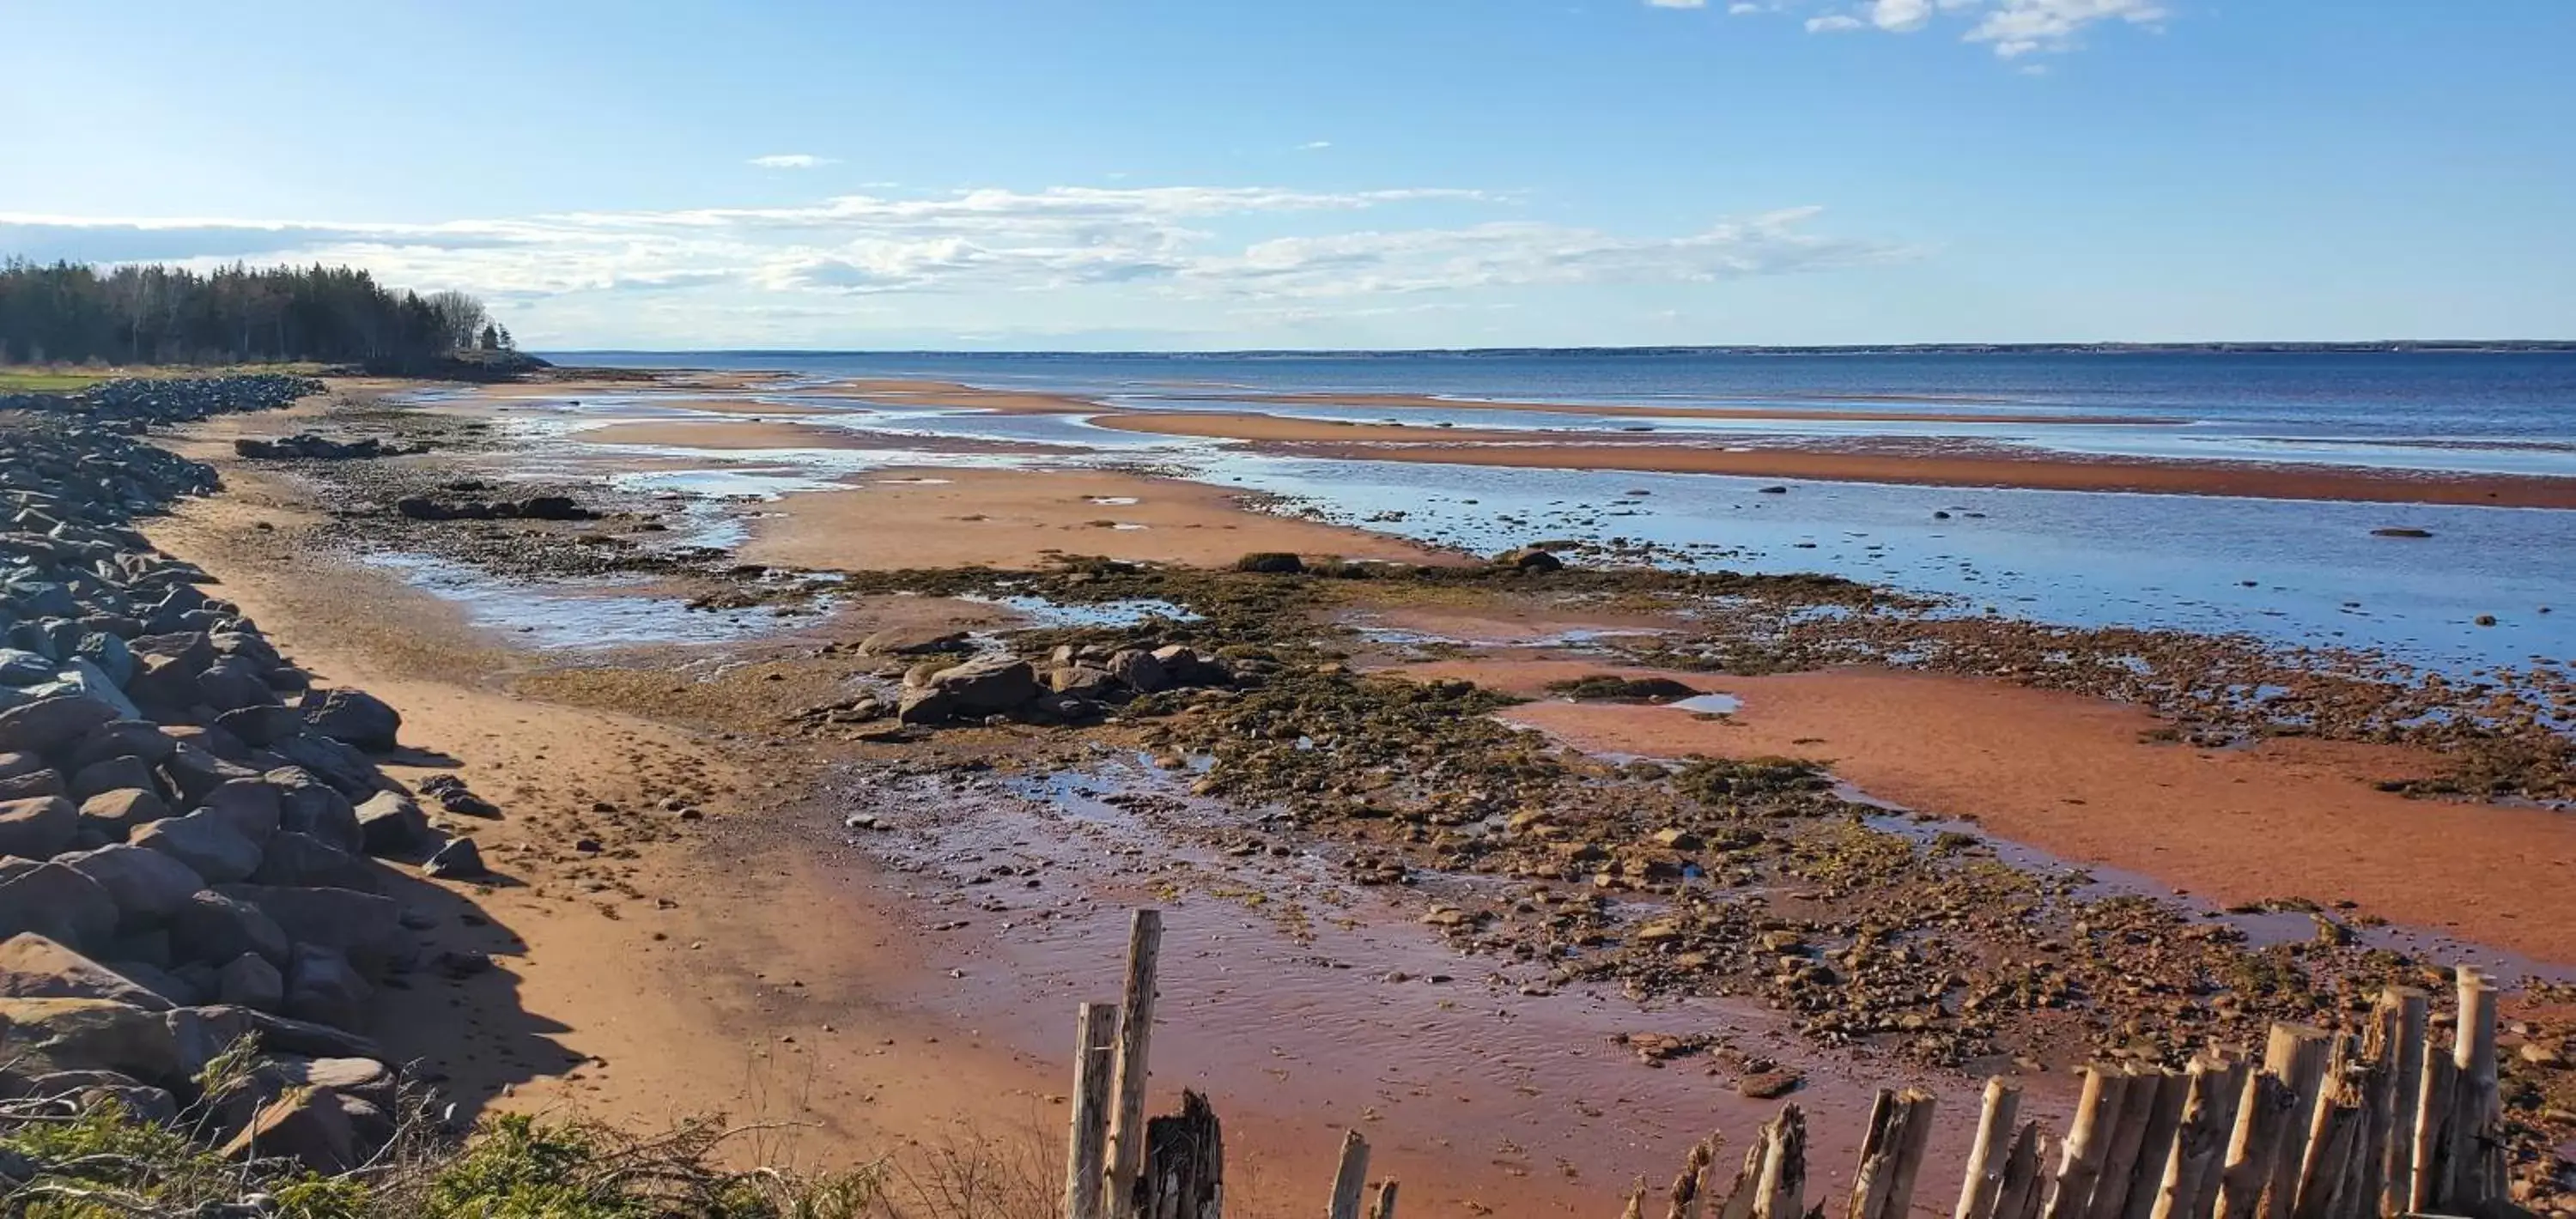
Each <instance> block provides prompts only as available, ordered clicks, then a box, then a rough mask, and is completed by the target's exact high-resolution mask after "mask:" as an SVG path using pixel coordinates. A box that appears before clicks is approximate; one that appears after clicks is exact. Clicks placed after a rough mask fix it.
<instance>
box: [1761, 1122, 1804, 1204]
mask: <svg viewBox="0 0 2576 1219" xmlns="http://www.w3.org/2000/svg"><path fill="white" fill-rule="evenodd" d="M1762 1134H1763V1144H1762V1147H1763V1154H1762V1174H1761V1177H1760V1178H1759V1179H1758V1180H1757V1181H1756V1182H1755V1183H1754V1187H1753V1216H1754V1219H1805V1215H1806V1213H1807V1115H1806V1112H1805V1111H1804V1110H1802V1109H1800V1108H1798V1106H1796V1105H1794V1104H1791V1105H1782V1106H1781V1107H1780V1116H1778V1117H1775V1118H1773V1119H1771V1121H1770V1122H1769V1124H1767V1125H1765V1126H1764V1127H1763V1128H1762Z"/></svg>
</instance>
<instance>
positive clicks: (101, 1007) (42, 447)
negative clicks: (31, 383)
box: [0, 378, 462, 1171]
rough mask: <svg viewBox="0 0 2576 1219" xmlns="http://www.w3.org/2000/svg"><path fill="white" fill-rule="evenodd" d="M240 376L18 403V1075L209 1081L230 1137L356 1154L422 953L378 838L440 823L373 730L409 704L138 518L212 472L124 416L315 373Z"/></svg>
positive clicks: (6, 668)
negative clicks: (305, 652) (158, 540)
mask: <svg viewBox="0 0 2576 1219" xmlns="http://www.w3.org/2000/svg"><path fill="white" fill-rule="evenodd" d="M246 380H249V381H251V382H253V383H254V384H253V385H251V386H249V387H248V388H247V389H243V388H242V387H235V389H232V390H224V391H220V392H218V391H188V392H178V391H171V390H169V389H168V386H170V385H171V384H173V383H153V384H154V387H155V392H152V393H144V394H140V395H112V396H109V397H106V398H97V399H93V400H92V401H91V403H90V404H89V406H88V408H86V409H71V410H66V409H59V408H58V409H56V410H53V411H50V412H47V413H45V414H40V415H33V416H20V417H16V418H9V417H0V442H4V443H0V1098H13V1097H16V1098H23V1097H61V1098H64V1099H65V1100H66V1102H67V1103H77V1102H79V1101H81V1100H82V1099H83V1098H89V1099H95V1098H97V1097H101V1096H106V1097H113V1098H115V1099H116V1100H118V1101H119V1102H120V1103H122V1104H123V1105H124V1106H125V1108H126V1109H127V1111H128V1112H130V1113H134V1114H136V1115H139V1116H144V1117H156V1116H157V1117H168V1116H172V1115H175V1114H177V1113H179V1112H181V1111H182V1110H183V1109H185V1110H187V1111H189V1112H190V1113H191V1114H192V1115H195V1114H201V1113H205V1112H207V1108H206V1106H209V1105H213V1106H214V1110H213V1111H214V1113H215V1115H216V1120H215V1121H214V1123H213V1125H212V1127H211V1133H212V1134H213V1135H214V1141H215V1142H217V1143H221V1144H225V1145H226V1146H227V1147H228V1149H230V1150H232V1151H236V1152H243V1153H249V1152H254V1151H255V1152H256V1153H257V1154H262V1155H293V1156H297V1157H300V1158H302V1159H304V1160H305V1161H306V1162H307V1163H308V1164H311V1165H312V1166H314V1167H316V1168H317V1169H326V1170H333V1171H336V1170H338V1169H340V1168H344V1167H347V1166H349V1165H352V1164H355V1163H359V1162H361V1161H363V1160H364V1158H365V1157H366V1156H367V1155H368V1154H371V1153H372V1150H373V1148H374V1147H375V1146H378V1145H380V1144H381V1143H382V1142H383V1141H384V1140H385V1139H388V1138H390V1137H391V1136H392V1135H393V1133H394V1108H393V1107H394V1096H395V1089H396V1084H397V1074H398V1073H397V1072H396V1071H395V1070H393V1069H392V1068H389V1067H388V1066H386V1065H385V1063H384V1056H383V1054H382V1053H381V1052H380V1051H378V1050H377V1049H376V1047H375V1046H374V1045H373V1043H371V1042H370V1041H368V1040H367V1039H366V1038H365V1037H364V1036H362V1035H361V1034H360V1032H359V1030H360V1028H361V1027H362V1026H363V1025H364V1024H365V1023H366V1020H367V1016H368V1011H369V1008H370V1006H371V1001H372V998H373V995H374V993H375V991H376V988H377V987H378V986H379V985H380V984H382V983H383V982H384V981H385V980H387V979H388V978H390V977H393V976H395V975H399V974H401V973H404V972H406V971H408V970H410V969H411V968H413V966H414V964H415V962H416V959H417V958H418V956H419V955H420V952H419V946H418V943H417V941H416V937H415V933H416V931H418V930H420V929H421V925H422V919H421V917H420V916H418V915H416V914H414V913H413V912H410V911H407V910H406V909H405V908H404V907H403V906H402V905H401V904H399V903H398V902H396V901H395V900H394V899H393V898H391V897H388V896H386V895H385V894H384V892H383V890H384V889H385V888H386V887H387V885H388V884H389V882H390V881H391V880H392V878H393V873H391V872H390V871H389V870H387V869H385V868H383V867H382V866H381V865H378V864H375V863H373V862H372V861H371V860H370V858H369V856H371V855H401V856H417V855H420V854H422V853H425V852H428V851H430V850H432V849H433V848H435V847H436V845H437V844H436V842H435V840H434V835H433V833H432V831H431V828H430V826H429V823H428V819H427V817H426V816H425V815H424V813H423V812H422V810H421V809H420V807H419V805H418V804H417V803H416V802H415V801H414V800H413V799H412V797H411V796H410V795H408V794H407V793H405V792H404V791H403V790H402V788H401V787H400V786H399V785H398V784H397V783H395V782H394V781H393V780H391V779H389V778H387V777H386V776H385V775H384V774H383V773H382V772H381V771H380V770H379V769H378V766H377V764H376V762H375V761H374V760H372V759H371V757H370V756H369V755H370V752H371V751H376V752H380V751H384V750H388V749H391V748H393V747H394V745H395V741H396V738H397V737H398V735H399V733H400V729H401V717H400V716H399V715H398V714H397V713H396V712H395V711H394V709H393V708H391V707H389V706H387V705H386V704H384V703H383V702H382V701H380V700H378V699H375V698H373V697H371V696H369V695H367V694H365V693H364V692H362V691H358V690H353V689H345V688H324V687H321V686H318V685H316V684H315V683H314V681H313V680H312V678H311V676H310V675H308V674H307V673H305V672H304V671H303V670H301V669H299V668H297V667H296V666H295V665H294V664H292V663H290V662H289V661H288V660H287V659H286V658H284V657H283V656H281V655H280V654H279V653H278V651H277V649H276V648H275V647H274V646H272V645H271V644H270V643H269V641H268V640H267V639H266V638H264V637H263V636H262V635H261V633H260V632H259V630H258V628H257V627H256V626H255V625H254V624H252V623H251V622H250V621H249V620H248V619H247V618H245V617H243V616H242V614H241V612H240V611H239V609H238V608H237V607H235V606H233V605H231V604H230V603H228V602H225V601H223V600H220V599H217V598H214V597H210V596H208V595H207V594H206V593H205V592H204V591H202V589H201V588H200V587H199V586H200V585H202V584H206V583H209V582H210V581H209V578H208V577H207V576H206V574H205V573H204V572H202V571H199V570H198V569H196V568H194V567H192V566H190V565H188V564H186V563H183V562H180V561H177V560H175V559H172V558H170V557H169V556H167V555H165V554H162V553H161V552H159V551H158V550H156V549H154V548H153V547H152V546H151V544H150V543H149V542H147V541H146V540H145V539H144V538H143V536H142V535H141V534H139V533H137V532H136V531H135V530H134V529H133V528H132V527H131V524H130V522H131V521H132V520H133V519H134V518H135V517H136V516H137V515H139V514H142V513H145V512H150V511H153V510H156V509H159V508H161V507H163V506H166V505H167V504H168V503H169V502H171V501H172V500H173V499H175V498H176V497H178V496H182V495H186V494H191V493H195V492H201V491H204V490H207V489H210V488H211V487H212V485H213V475H212V472H211V471H209V470H207V469H206V468H205V467H203V466H200V465H197V464H195V463H191V462H187V461H184V460H182V459H179V458H177V457H175V456H173V455H171V454H169V453H166V452H163V451H161V450H159V449H155V448H151V447H149V446H146V445H144V444H142V443H140V442H138V441H135V440H133V439H132V438H131V437H130V436H129V435H128V434H127V433H128V432H129V431H130V430H131V428H130V427H129V426H125V425H128V424H131V423H132V422H134V421H137V420H140V421H144V422H149V421H154V420H158V419H161V418H165V417H173V416H172V412H182V411H189V410H199V409H224V408H225V407H226V405H227V404H230V405H232V406H234V407H235V408H238V409H249V408H251V407H256V406H276V405H282V404H283V402H284V401H290V400H292V396H293V394H292V393H291V392H289V391H293V390H296V389H297V388H298V386H296V385H295V384H294V379H292V378H248V379H246ZM274 382H283V383H284V384H274ZM263 387H265V388H263ZM236 391H239V392H236ZM280 395H285V397H283V398H281V396H280ZM119 404H126V405H124V406H120V405H119ZM129 407H130V408H131V409H132V410H134V411H136V412H139V413H134V414H125V415H122V416H121V417H119V415H120V412H122V411H125V410H127V409H128V408H129ZM101 415H107V416H110V418H108V419H104V420H102V419H100V418H99V416H101ZM460 841H462V840H460ZM246 1038H247V1039H249V1040H250V1041H251V1042H252V1043H253V1044H255V1045H256V1046H257V1057H256V1058H255V1059H254V1060H252V1061H251V1062H249V1063H248V1064H247V1065H246V1066H243V1067H241V1070H246V1071H247V1080H246V1081H245V1079H244V1078H242V1077H240V1076H239V1074H238V1072H236V1073H235V1074H234V1077H232V1078H230V1079H228V1080H227V1081H226V1087H225V1091H224V1094H223V1095H222V1096H221V1097H216V1096H213V1095H211V1094H210V1093H209V1086H208V1080H207V1078H205V1073H206V1071H207V1068H208V1067H209V1065H210V1064H214V1063H216V1062H217V1060H218V1059H219V1057H224V1056H226V1055H227V1052H228V1051H230V1050H233V1049H234V1047H236V1046H237V1045H238V1044H240V1043H242V1042H243V1041H244V1040H245V1039H246ZM217 1102H220V1103H219V1104H218V1103H217Z"/></svg>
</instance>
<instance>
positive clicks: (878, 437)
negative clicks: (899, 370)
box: [573, 419, 1076, 454]
mask: <svg viewBox="0 0 2576 1219" xmlns="http://www.w3.org/2000/svg"><path fill="white" fill-rule="evenodd" d="M573 438H574V439H576V440H579V441H581V442H583V443H585V444H613V445H636V446H650V447H655V448H671V449H706V450H712V451H725V452H742V451H755V452H756V451H760V450H787V449H848V450H857V451H865V450H881V449H894V450H905V451H912V452H938V453H966V452H971V453H1031V454H1035V453H1069V452H1074V451H1076V450H1073V449H1069V448H1067V447H1065V446H1063V445H1053V444H1045V443H1042V442H1039V441H1034V440H987V439H982V438H979V437H972V436H920V435H908V434H904V433H899V432H878V431H869V430H865V429H861V428H846V427H817V426H814V425H812V424H802V423H770V422H765V421H762V420H757V419H748V420H728V419H708V420H672V421H667V422H652V423H612V424H609V425H608V426H606V427H599V428H592V429H590V430H588V431H582V432H575V433H573Z"/></svg>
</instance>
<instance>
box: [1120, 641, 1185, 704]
mask: <svg viewBox="0 0 2576 1219" xmlns="http://www.w3.org/2000/svg"><path fill="white" fill-rule="evenodd" d="M1109 672H1110V675H1111V676H1113V677H1116V678H1117V679H1118V680H1119V681H1121V682H1123V683H1125V684H1126V686H1127V688H1128V689H1130V690H1133V691H1135V692H1137V693H1138V694H1152V693H1154V692H1155V691H1157V690H1161V689H1164V688H1165V687H1168V686H1170V685H1171V684H1172V679H1171V677H1170V676H1169V675H1167V674H1165V673H1164V672H1163V663H1162V662H1161V661H1159V660H1156V659H1154V656H1153V654H1152V653H1150V652H1146V651H1143V650H1140V649H1137V648H1127V649H1125V650H1123V651H1120V652H1119V653H1117V654H1116V655H1114V656H1111V657H1110V658H1109Z"/></svg>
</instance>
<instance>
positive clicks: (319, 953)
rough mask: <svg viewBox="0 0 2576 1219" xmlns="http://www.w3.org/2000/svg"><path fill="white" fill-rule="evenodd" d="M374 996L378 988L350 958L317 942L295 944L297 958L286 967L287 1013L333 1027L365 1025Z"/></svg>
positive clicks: (350, 1027)
mask: <svg viewBox="0 0 2576 1219" xmlns="http://www.w3.org/2000/svg"><path fill="white" fill-rule="evenodd" d="M374 998H375V988H374V987H372V986H369V985H367V980H366V978H364V977H362V976H360V975H359V973H358V970H357V968H356V967H355V966H352V965H351V964H350V963H349V958H347V957H345V956H342V955H341V954H340V953H339V952H337V951H335V950H333V949H329V948H325V947H322V946H321V945H318V944H298V945H296V946H295V959H294V962H293V963H292V964H290V965H288V966H287V969H286V1014H287V1015H288V1016H290V1017H293V1018H294V1019H297V1020H305V1021H310V1022H312V1023H314V1024H324V1025H329V1026H330V1027H332V1028H339V1029H358V1028H364V1027H366V1023H367V1005H368V1004H369V1003H370V1002H372V1001H373V1000H374Z"/></svg>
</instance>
